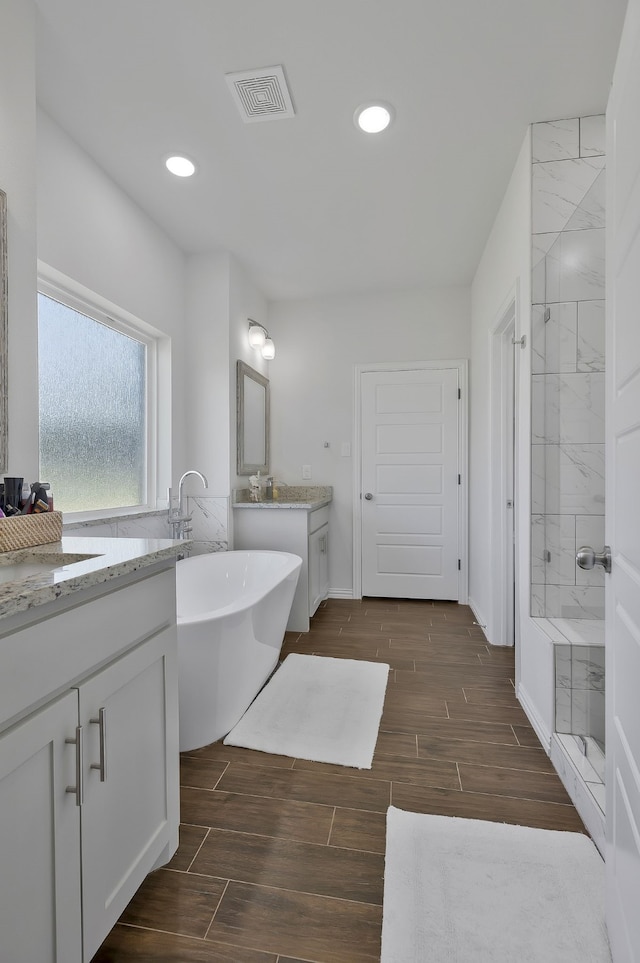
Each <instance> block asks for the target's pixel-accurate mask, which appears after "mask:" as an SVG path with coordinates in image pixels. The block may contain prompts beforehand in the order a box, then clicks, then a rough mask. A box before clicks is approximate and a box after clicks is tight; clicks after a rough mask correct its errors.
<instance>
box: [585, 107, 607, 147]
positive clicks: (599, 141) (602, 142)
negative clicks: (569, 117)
mask: <svg viewBox="0 0 640 963" xmlns="http://www.w3.org/2000/svg"><path fill="white" fill-rule="evenodd" d="M606 135H607V132H606V123H605V115H604V114H594V115H593V116H592V117H581V118H580V156H581V157H591V156H593V155H594V154H604V152H605V148H606Z"/></svg>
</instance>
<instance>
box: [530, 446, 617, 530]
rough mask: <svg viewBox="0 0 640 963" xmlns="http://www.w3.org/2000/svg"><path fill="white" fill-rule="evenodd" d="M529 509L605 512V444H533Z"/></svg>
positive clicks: (565, 511)
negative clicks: (531, 501)
mask: <svg viewBox="0 0 640 963" xmlns="http://www.w3.org/2000/svg"><path fill="white" fill-rule="evenodd" d="M532 472H533V479H534V487H533V493H532V499H533V505H532V510H533V511H535V512H548V513H549V514H551V515H567V514H574V515H603V514H604V484H605V482H604V444H593V445H568V444H563V445H560V444H549V445H534V447H533V449H532Z"/></svg>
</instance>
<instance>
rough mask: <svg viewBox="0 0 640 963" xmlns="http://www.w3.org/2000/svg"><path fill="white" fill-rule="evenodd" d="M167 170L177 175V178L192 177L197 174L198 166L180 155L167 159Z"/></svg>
mask: <svg viewBox="0 0 640 963" xmlns="http://www.w3.org/2000/svg"><path fill="white" fill-rule="evenodd" d="M165 164H166V167H167V170H169V171H171V173H172V174H175V175H176V177H191V175H192V174H195V172H196V165H195V164H194V163H193V161H192V160H189V158H188V157H182V156H180V155H179V154H175V155H173V156H172V157H167V159H166V161H165Z"/></svg>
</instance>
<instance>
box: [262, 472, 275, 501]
mask: <svg viewBox="0 0 640 963" xmlns="http://www.w3.org/2000/svg"><path fill="white" fill-rule="evenodd" d="M264 497H265V499H266V500H267V501H268V502H271V501H273V478H272V477H271V476H270V475H269V476H268V477H267V480H266V482H265V483H264Z"/></svg>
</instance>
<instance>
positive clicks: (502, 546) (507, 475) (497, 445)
mask: <svg viewBox="0 0 640 963" xmlns="http://www.w3.org/2000/svg"><path fill="white" fill-rule="evenodd" d="M517 315H518V291H517V288H516V289H514V290H513V291H512V292H511V294H510V295H509V297H508V299H507V301H506V303H505V305H504V306H503V308H502V309H501V310H500V312H499V314H498V320H497V321H496V323H495V325H494V327H493V328H492V329H491V331H490V332H489V337H490V340H491V344H490V364H491V374H490V386H491V387H490V391H491V441H490V446H491V447H490V459H489V471H490V477H491V549H490V558H491V567H492V570H493V572H494V573H495V577H494V578H493V600H492V603H493V612H492V619H491V628H490V634H491V639H490V641H491V643H492V644H493V645H515V640H516V635H517V618H516V609H517V602H516V595H517V592H516V586H517V507H516V495H517V487H516V451H517V438H516V434H517V424H518V419H517V401H516V399H517V383H518V357H517V350H516V349H517V345H516V344H515V338H516V331H517V329H518V316H517ZM509 432H512V440H511V441H510V439H509ZM508 498H511V499H512V501H513V507H512V508H511V509H507V507H506V504H507V499H508ZM509 512H511V518H510V519H509V517H508V513H509ZM510 553H511V558H510ZM511 575H512V576H513V578H511ZM512 590H513V591H512ZM507 637H508V639H509V640H508V641H505V639H507Z"/></svg>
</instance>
